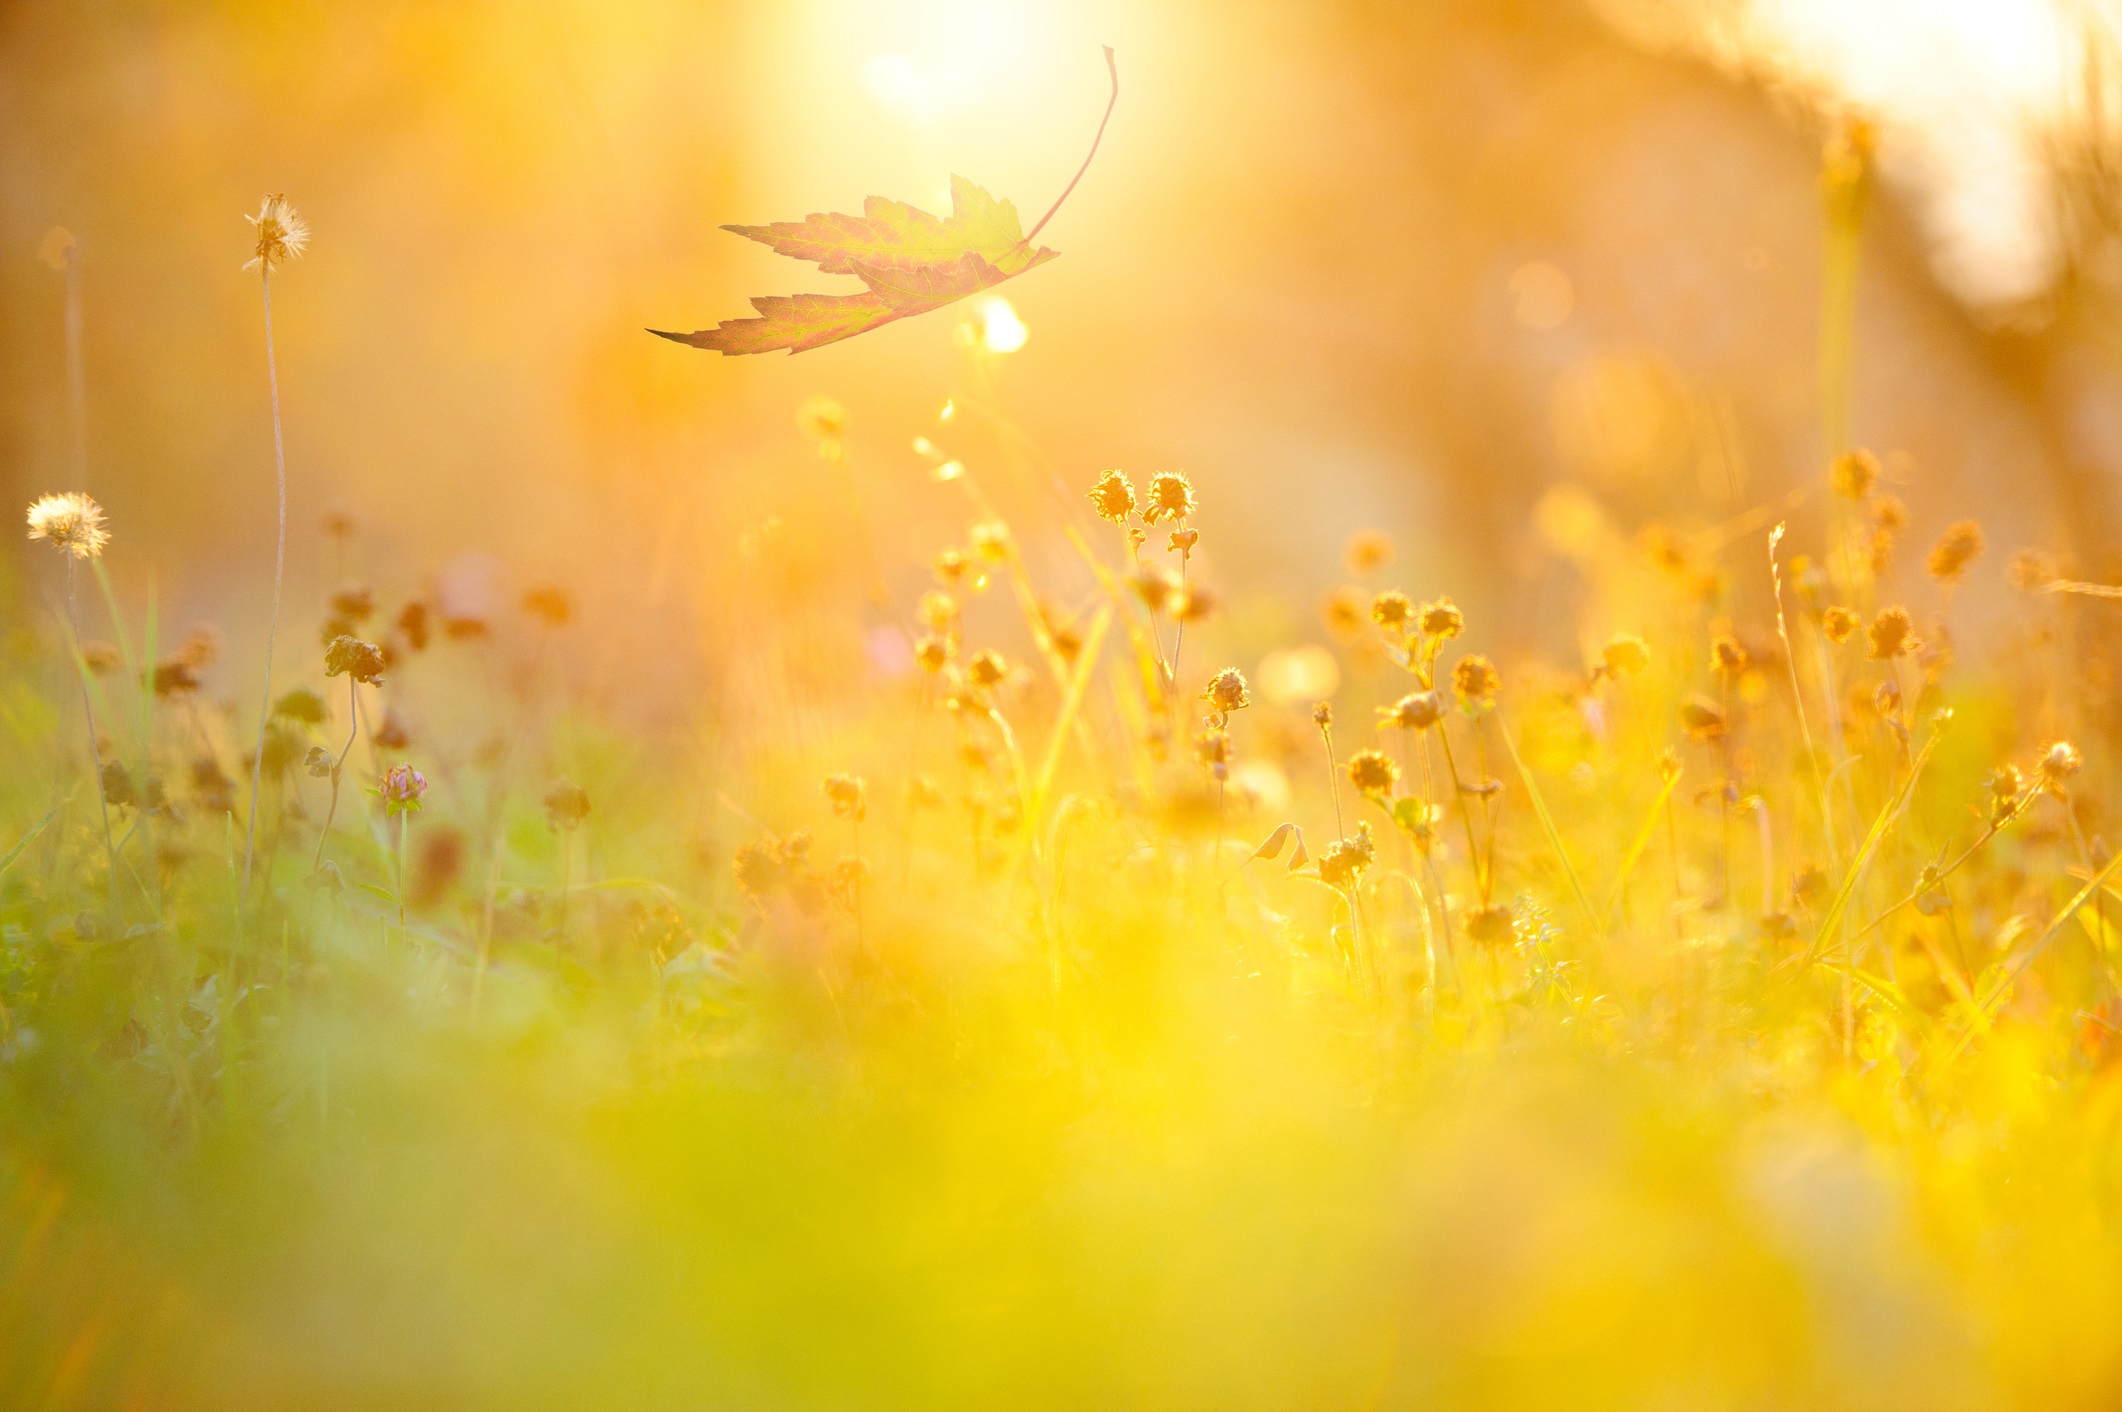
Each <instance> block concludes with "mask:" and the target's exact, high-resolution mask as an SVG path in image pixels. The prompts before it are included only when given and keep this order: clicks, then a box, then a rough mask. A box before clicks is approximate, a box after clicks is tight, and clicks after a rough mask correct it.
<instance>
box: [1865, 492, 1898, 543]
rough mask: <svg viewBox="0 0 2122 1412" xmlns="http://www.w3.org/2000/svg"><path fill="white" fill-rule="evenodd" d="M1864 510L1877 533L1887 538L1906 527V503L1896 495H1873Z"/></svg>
mask: <svg viewBox="0 0 2122 1412" xmlns="http://www.w3.org/2000/svg"><path fill="white" fill-rule="evenodd" d="M1864 512H1865V513H1866V514H1867V515H1869V516H1871V522H1872V525H1873V527H1874V528H1876V529H1877V530H1878V532H1879V534H1881V535H1883V536H1885V537H1886V538H1888V539H1892V537H1893V536H1895V535H1897V534H1899V533H1901V531H1903V530H1905V529H1907V528H1908V503H1907V502H1906V501H1904V500H1903V499H1902V498H1901V497H1900V496H1898V495H1878V496H1874V497H1872V502H1871V504H1869V505H1867V506H1865V507H1864Z"/></svg>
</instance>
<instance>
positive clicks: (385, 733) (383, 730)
mask: <svg viewBox="0 0 2122 1412" xmlns="http://www.w3.org/2000/svg"><path fill="white" fill-rule="evenodd" d="M369 739H370V740H371V741H372V742H374V744H375V747H376V748H377V749H378V750H403V749H405V747H406V746H408V745H411V744H412V743H413V733H412V731H411V730H409V729H408V728H407V727H406V724H405V718H404V717H403V716H401V715H399V714H398V713H397V712H396V711H394V710H392V711H385V712H384V713H383V722H382V724H380V725H378V726H377V727H376V730H375V734H373V735H371V736H370V737H369Z"/></svg>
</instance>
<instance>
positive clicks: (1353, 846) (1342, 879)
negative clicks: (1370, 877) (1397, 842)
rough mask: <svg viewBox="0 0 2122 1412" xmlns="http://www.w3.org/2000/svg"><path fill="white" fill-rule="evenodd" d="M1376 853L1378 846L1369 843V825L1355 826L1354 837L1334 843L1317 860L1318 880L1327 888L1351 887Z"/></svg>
mask: <svg viewBox="0 0 2122 1412" xmlns="http://www.w3.org/2000/svg"><path fill="white" fill-rule="evenodd" d="M1377 853H1378V846H1377V844H1376V843H1374V842H1372V841H1371V836H1370V825H1369V824H1368V823H1361V824H1357V825H1356V834H1355V837H1353V838H1344V839H1340V840H1338V841H1336V842H1335V843H1334V844H1333V845H1332V846H1331V847H1329V848H1328V849H1327V850H1326V853H1325V856H1323V857H1321V858H1320V859H1319V880H1320V881H1321V882H1323V883H1325V884H1326V885H1327V886H1329V887H1339V888H1348V887H1353V886H1355V884H1356V881H1357V879H1358V878H1360V877H1362V875H1363V870H1364V869H1365V868H1368V867H1369V866H1370V865H1371V860H1372V859H1373V858H1375V857H1376V856H1377Z"/></svg>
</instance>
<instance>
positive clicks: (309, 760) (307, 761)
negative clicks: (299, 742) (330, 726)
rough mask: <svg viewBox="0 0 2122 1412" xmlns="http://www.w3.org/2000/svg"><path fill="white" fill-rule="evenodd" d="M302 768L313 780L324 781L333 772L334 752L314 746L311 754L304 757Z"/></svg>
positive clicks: (311, 748) (310, 749)
mask: <svg viewBox="0 0 2122 1412" xmlns="http://www.w3.org/2000/svg"><path fill="white" fill-rule="evenodd" d="M302 768H303V769H305V770H307V771H308V772H309V775H310V778H312V779H319V780H321V779H324V778H326V777H327V776H329V775H330V774H331V772H332V768H333V767H332V752H331V751H329V750H326V749H325V748H324V747H323V746H321V745H312V746H311V747H310V748H309V753H308V754H306V755H304V756H303V757H302Z"/></svg>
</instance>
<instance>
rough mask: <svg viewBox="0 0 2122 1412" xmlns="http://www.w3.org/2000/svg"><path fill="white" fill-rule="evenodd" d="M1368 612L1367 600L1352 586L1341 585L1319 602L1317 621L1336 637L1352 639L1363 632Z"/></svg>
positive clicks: (1362, 593) (1360, 590)
mask: <svg viewBox="0 0 2122 1412" xmlns="http://www.w3.org/2000/svg"><path fill="white" fill-rule="evenodd" d="M1368 611H1369V601H1368V599H1367V598H1366V597H1365V595H1364V592H1363V590H1362V589H1360V588H1357V587H1356V586H1355V585H1354V584H1343V585H1342V586H1341V587H1339V588H1337V589H1335V590H1334V591H1333V592H1331V593H1329V594H1327V595H1326V596H1325V597H1324V598H1321V599H1320V600H1319V621H1320V622H1322V623H1324V624H1326V628H1327V631H1329V632H1331V633H1333V634H1334V635H1335V636H1336V637H1354V636H1355V635H1356V634H1357V633H1359V632H1361V631H1363V624H1364V622H1365V614H1366V613H1367V612H1368Z"/></svg>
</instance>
